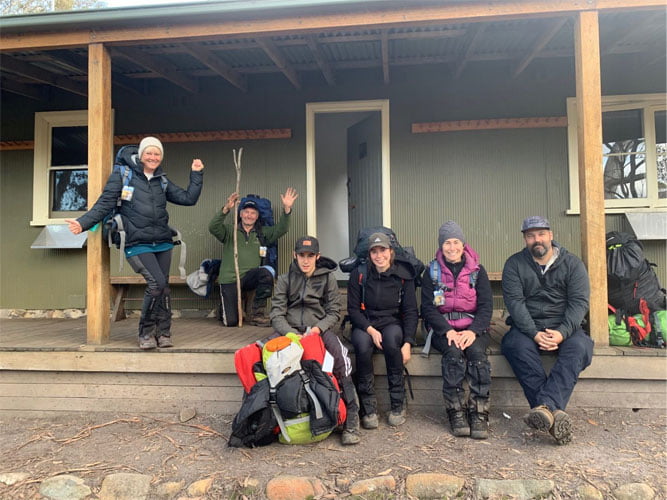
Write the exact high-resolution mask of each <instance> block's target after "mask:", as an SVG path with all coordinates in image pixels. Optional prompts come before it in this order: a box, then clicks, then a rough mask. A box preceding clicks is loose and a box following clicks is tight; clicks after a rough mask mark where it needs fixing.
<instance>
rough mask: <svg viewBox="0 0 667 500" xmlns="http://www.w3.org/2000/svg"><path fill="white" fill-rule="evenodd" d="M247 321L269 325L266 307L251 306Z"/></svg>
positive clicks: (258, 324)
mask: <svg viewBox="0 0 667 500" xmlns="http://www.w3.org/2000/svg"><path fill="white" fill-rule="evenodd" d="M249 323H250V324H251V325H255V326H270V325H271V320H270V319H269V318H268V317H267V316H266V308H265V307H253V308H252V314H251V315H250V321H249Z"/></svg>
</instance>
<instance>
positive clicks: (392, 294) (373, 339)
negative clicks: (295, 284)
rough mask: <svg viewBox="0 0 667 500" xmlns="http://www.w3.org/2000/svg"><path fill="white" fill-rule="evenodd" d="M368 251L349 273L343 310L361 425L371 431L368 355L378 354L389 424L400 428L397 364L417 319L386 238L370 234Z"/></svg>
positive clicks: (410, 283)
mask: <svg viewBox="0 0 667 500" xmlns="http://www.w3.org/2000/svg"><path fill="white" fill-rule="evenodd" d="M368 247H369V251H368V254H369V258H368V263H367V264H364V265H362V266H360V267H357V268H356V269H354V270H353V271H352V272H351V273H350V281H349V284H348V290H347V311H348V314H349V315H350V321H351V323H352V344H353V345H354V352H355V359H356V372H357V393H358V394H359V399H360V407H361V415H362V417H361V425H362V426H363V427H364V428H365V429H375V428H377V426H378V416H377V400H376V398H375V388H374V383H373V351H374V349H375V348H377V349H379V350H380V351H381V352H382V353H383V354H384V359H385V363H386V365H387V380H388V384H389V400H390V403H391V411H390V413H389V416H388V422H389V425H393V426H397V425H401V424H402V423H404V422H405V406H404V405H405V381H404V378H403V364H404V363H407V361H408V360H409V359H410V349H411V347H412V345H414V343H415V332H416V330H417V320H418V318H419V314H418V311H417V297H416V294H415V282H414V279H415V272H414V270H413V268H412V266H411V265H410V264H407V263H405V262H402V261H396V260H395V259H394V258H395V252H394V249H393V248H391V244H390V241H389V238H388V237H387V235H386V234H383V233H374V234H372V235H371V236H370V237H369V239H368ZM364 273H365V274H366V276H364Z"/></svg>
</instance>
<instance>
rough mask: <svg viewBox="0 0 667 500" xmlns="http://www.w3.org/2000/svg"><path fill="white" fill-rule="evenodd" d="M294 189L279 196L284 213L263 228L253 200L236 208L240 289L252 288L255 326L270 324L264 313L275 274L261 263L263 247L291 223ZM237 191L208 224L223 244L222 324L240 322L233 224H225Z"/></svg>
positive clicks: (232, 207) (220, 277)
mask: <svg viewBox="0 0 667 500" xmlns="http://www.w3.org/2000/svg"><path fill="white" fill-rule="evenodd" d="M298 196H299V195H298V194H297V192H296V190H295V189H294V188H287V190H286V191H285V194H282V195H280V198H281V201H282V205H283V214H282V215H281V217H280V218H279V219H278V223H277V224H276V225H275V226H271V227H263V226H262V225H261V224H260V222H259V210H258V207H257V205H256V204H255V202H254V201H252V200H246V201H245V202H244V203H243V205H241V206H239V211H238V218H239V219H238V230H237V233H236V235H237V238H238V268H239V275H240V279H241V290H242V291H251V290H255V298H254V300H253V303H252V313H251V317H250V323H251V324H254V325H257V326H269V319H268V317H267V316H266V301H267V299H268V298H269V297H271V294H272V293H273V280H274V276H273V274H272V273H271V271H270V270H269V269H267V268H266V267H264V266H262V259H263V257H264V256H265V252H266V247H267V246H269V245H270V244H272V243H274V242H275V241H277V240H278V238H280V237H281V236H283V235H284V234H285V233H287V230H288V229H289V224H290V222H289V221H290V217H289V216H290V214H291V212H292V205H294V202H295V201H296V199H297V197H298ZM239 199H240V197H239V194H238V193H237V192H234V193H232V194H230V195H229V197H228V198H227V202H226V203H225V205H224V206H223V207H222V210H220V211H219V212H218V213H217V214H216V215H215V216H214V217H213V219H211V222H210V223H209V225H208V230H209V231H210V232H211V234H212V235H213V236H215V237H216V238H217V239H218V240H219V241H220V242H221V243H222V244H223V247H222V264H221V266H220V275H219V277H218V283H219V284H220V299H221V302H222V304H221V309H222V314H221V319H222V323H223V324H224V325H225V326H236V325H237V324H238V322H239V315H238V308H237V303H238V295H237V291H236V271H235V269H234V225H233V224H230V223H225V221H226V219H227V215H228V214H229V212H230V211H232V210H233V209H234V208H235V207H236V205H237V204H238V202H239Z"/></svg>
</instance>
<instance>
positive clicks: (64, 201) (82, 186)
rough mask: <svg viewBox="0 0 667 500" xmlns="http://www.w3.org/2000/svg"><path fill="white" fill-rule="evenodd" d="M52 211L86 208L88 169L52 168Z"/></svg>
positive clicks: (70, 210) (76, 210) (71, 210)
mask: <svg viewBox="0 0 667 500" xmlns="http://www.w3.org/2000/svg"><path fill="white" fill-rule="evenodd" d="M51 177H52V179H51V185H52V186H53V191H52V193H53V196H52V200H53V204H52V208H51V209H52V210H53V211H54V212H78V211H81V210H86V205H87V203H88V202H87V197H88V170H69V169H68V170H52V171H51Z"/></svg>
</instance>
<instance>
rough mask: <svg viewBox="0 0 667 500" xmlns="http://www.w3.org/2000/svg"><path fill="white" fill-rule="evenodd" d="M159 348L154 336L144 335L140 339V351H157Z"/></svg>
mask: <svg viewBox="0 0 667 500" xmlns="http://www.w3.org/2000/svg"><path fill="white" fill-rule="evenodd" d="M156 347H157V340H155V337H153V336H152V335H144V336H141V337H139V349H144V350H147V349H155V348H156Z"/></svg>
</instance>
